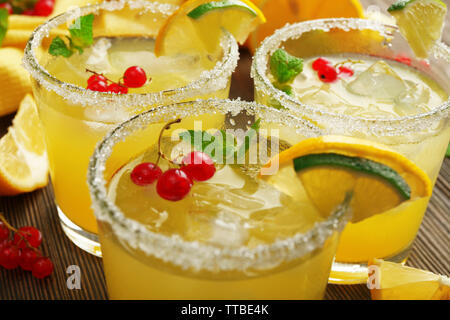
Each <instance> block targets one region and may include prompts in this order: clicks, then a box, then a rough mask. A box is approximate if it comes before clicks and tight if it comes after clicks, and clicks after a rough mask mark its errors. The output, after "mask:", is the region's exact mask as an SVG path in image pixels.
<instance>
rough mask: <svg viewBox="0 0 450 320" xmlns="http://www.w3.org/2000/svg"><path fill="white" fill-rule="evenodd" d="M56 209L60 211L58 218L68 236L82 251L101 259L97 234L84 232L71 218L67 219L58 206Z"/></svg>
mask: <svg viewBox="0 0 450 320" xmlns="http://www.w3.org/2000/svg"><path fill="white" fill-rule="evenodd" d="M56 207H57V209H58V216H59V219H60V222H61V226H62V229H63V231H64V233H65V234H66V236H67V237H68V238H69V239H70V240H71V241H72V242H73V243H74V244H75V245H76V246H77V247H79V248H80V249H83V250H84V251H86V252H88V253H90V254H93V255H95V256H97V257H100V258H101V256H102V251H101V249H100V242H99V240H98V236H97V235H96V234H95V233H92V232H89V231H86V230H83V229H82V228H80V227H79V226H77V225H76V224H75V223H73V222H72V221H71V220H70V219H69V218H67V216H66V215H65V214H64V212H63V211H62V210H61V209H60V208H59V207H58V206H56Z"/></svg>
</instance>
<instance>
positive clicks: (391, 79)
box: [347, 60, 407, 100]
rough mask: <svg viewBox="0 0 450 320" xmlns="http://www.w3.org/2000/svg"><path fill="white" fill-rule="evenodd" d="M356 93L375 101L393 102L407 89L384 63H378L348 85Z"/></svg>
mask: <svg viewBox="0 0 450 320" xmlns="http://www.w3.org/2000/svg"><path fill="white" fill-rule="evenodd" d="M347 89H348V90H349V91H350V92H352V93H354V94H359V95H362V96H366V97H372V98H375V99H382V100H392V99H395V98H397V97H398V96H399V95H401V94H402V93H404V92H405V91H406V89H407V87H406V84H405V82H404V81H403V80H402V79H401V78H400V77H399V76H398V74H397V73H395V71H394V70H392V68H391V67H390V66H389V65H388V64H387V63H386V62H384V61H381V60H380V61H377V62H375V63H374V64H372V65H371V66H370V67H369V68H368V69H367V70H365V71H363V72H362V73H361V74H360V75H358V76H357V77H356V79H355V80H353V81H351V82H349V83H348V84H347Z"/></svg>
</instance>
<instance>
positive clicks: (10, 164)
mask: <svg viewBox="0 0 450 320" xmlns="http://www.w3.org/2000/svg"><path fill="white" fill-rule="evenodd" d="M47 183H48V160H47V151H46V148H45V142H44V133H43V131H42V127H41V124H40V122H39V118H38V114H37V110H36V103H35V102H34V100H33V97H32V96H31V95H29V94H28V95H26V96H25V98H24V99H23V100H22V102H21V103H20V107H19V111H18V112H17V114H16V116H15V118H14V120H13V125H12V126H11V127H9V129H8V132H7V133H6V134H5V135H4V136H3V137H2V138H1V139H0V196H4V195H8V196H10V195H16V194H19V193H23V192H30V191H33V190H35V189H37V188H40V187H44V186H45V185H47Z"/></svg>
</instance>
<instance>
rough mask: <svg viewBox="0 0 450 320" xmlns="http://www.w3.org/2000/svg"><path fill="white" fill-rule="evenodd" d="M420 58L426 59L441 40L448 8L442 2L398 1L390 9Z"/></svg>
mask: <svg viewBox="0 0 450 320" xmlns="http://www.w3.org/2000/svg"><path fill="white" fill-rule="evenodd" d="M388 11H389V13H390V14H391V15H392V16H393V17H394V18H395V20H396V21H397V25H398V27H399V28H400V33H401V34H402V35H403V36H404V37H405V38H406V40H407V41H408V43H409V45H410V47H411V49H412V50H413V51H414V54H415V55H416V56H417V57H418V58H426V57H428V55H429V52H430V49H431V48H432V47H433V45H434V44H435V42H436V41H437V40H439V39H440V38H441V34H442V30H443V26H444V21H445V14H446V13H447V6H446V4H445V3H443V2H442V1H440V0H409V1H398V2H396V3H394V4H393V5H391V6H390V7H389V8H388Z"/></svg>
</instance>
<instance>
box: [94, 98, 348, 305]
mask: <svg viewBox="0 0 450 320" xmlns="http://www.w3.org/2000/svg"><path fill="white" fill-rule="evenodd" d="M244 113H245V116H244ZM217 115H224V117H222V118H221V121H219V122H217V121H216V119H217ZM225 115H227V116H225ZM177 118H181V119H182V121H181V123H179V124H177V127H175V128H172V129H173V130H178V129H179V128H182V129H183V130H189V129H193V128H194V127H193V126H195V122H194V121H195V120H203V121H202V129H203V130H208V129H212V128H215V129H221V128H226V129H227V130H228V129H232V128H241V126H242V124H243V123H244V124H245V123H246V122H245V120H248V119H261V122H260V126H261V128H265V129H267V130H272V129H274V130H278V131H276V132H277V136H278V138H279V139H280V141H285V142H287V143H289V144H294V143H296V142H298V141H301V140H302V139H305V138H307V137H311V136H318V135H320V134H321V132H320V130H319V129H318V128H316V127H315V126H314V125H312V124H310V123H308V122H307V121H305V120H302V119H299V118H295V117H293V116H291V115H289V114H286V113H283V112H279V111H277V110H274V109H272V108H267V107H264V106H260V105H257V104H255V103H249V102H243V101H229V100H203V101H201V100H199V101H195V102H186V103H180V104H175V105H171V106H166V107H162V108H159V109H157V110H151V111H148V112H144V113H142V114H140V115H138V116H136V117H134V118H132V119H130V120H128V121H126V122H125V123H123V124H121V125H119V126H118V127H117V128H116V129H114V130H113V131H112V132H111V133H109V134H108V135H107V136H106V138H105V139H104V140H103V141H102V142H101V143H100V144H99V145H98V146H97V148H96V150H95V152H94V154H93V156H92V158H91V162H90V165H89V172H88V183H89V188H90V192H91V197H92V203H93V208H94V212H95V215H96V217H97V219H98V224H99V235H100V240H101V244H102V250H103V264H104V268H105V275H106V281H107V286H108V292H109V296H110V298H112V299H321V298H322V297H323V294H324V290H325V287H326V282H327V278H328V273H329V269H330V266H331V262H332V260H333V256H334V251H335V249H336V245H337V242H338V238H339V233H340V230H341V229H342V228H343V226H344V224H345V223H346V220H347V210H346V207H345V205H344V206H341V207H339V208H337V209H336V211H335V212H334V213H332V214H330V216H329V217H328V218H326V219H325V220H322V221H321V222H317V223H315V224H314V225H313V226H312V227H311V228H310V229H308V230H306V231H305V232H304V233H296V234H295V235H293V236H292V237H288V238H284V239H278V240H276V241H274V242H272V243H268V244H261V245H258V246H256V247H247V246H243V245H241V246H232V245H228V243H227V242H228V241H232V240H231V239H232V238H230V237H228V238H227V240H226V241H225V242H221V243H220V245H212V244H210V243H205V242H202V241H187V240H185V239H184V238H182V237H180V236H179V235H178V234H171V235H167V234H163V233H159V232H155V231H154V230H151V229H149V227H148V226H147V225H145V224H144V223H142V222H141V221H139V222H138V221H137V220H136V219H132V218H130V217H127V216H126V214H125V213H124V211H123V210H121V209H120V208H119V206H118V205H117V204H116V203H115V201H113V200H112V199H111V198H110V197H109V196H110V195H111V193H108V192H110V191H108V188H109V187H110V185H109V183H110V181H112V180H111V175H112V173H114V172H117V170H118V169H120V168H123V166H124V165H125V164H126V163H127V162H128V161H124V162H117V161H116V160H114V154H115V153H118V152H120V153H123V150H124V149H126V150H128V153H127V154H128V156H129V160H131V159H133V158H134V157H135V156H136V155H139V154H142V153H143V152H144V151H145V150H147V148H149V147H150V146H152V145H153V144H155V143H156V140H157V136H158V135H156V137H155V132H159V130H161V128H162V127H163V126H164V124H165V123H167V122H169V121H172V120H174V119H177ZM252 121H254V120H252ZM250 122H251V121H250ZM247 123H249V122H247ZM268 132H269V131H268ZM170 134H171V133H167V135H168V136H170ZM269 134H271V133H270V132H269ZM169 214H170V213H169ZM172 214H175V213H174V212H172ZM192 214H195V213H192ZM197 214H199V213H197ZM299 214H301V212H299ZM205 232H206V230H205Z"/></svg>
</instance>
